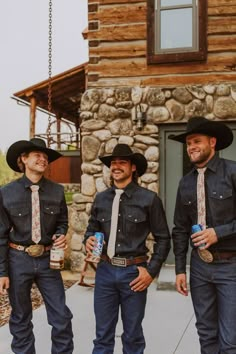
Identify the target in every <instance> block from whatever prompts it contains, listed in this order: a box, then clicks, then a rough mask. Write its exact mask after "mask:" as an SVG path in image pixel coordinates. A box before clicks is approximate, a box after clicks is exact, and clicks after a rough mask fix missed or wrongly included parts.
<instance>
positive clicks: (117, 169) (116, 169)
mask: <svg viewBox="0 0 236 354" xmlns="http://www.w3.org/2000/svg"><path fill="white" fill-rule="evenodd" d="M114 171H118V172H124V170H122V169H121V168H112V169H111V172H114Z"/></svg>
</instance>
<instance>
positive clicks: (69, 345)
mask: <svg viewBox="0 0 236 354" xmlns="http://www.w3.org/2000/svg"><path fill="white" fill-rule="evenodd" d="M60 156H61V154H60V153H59V152H57V151H54V150H52V149H49V148H47V147H46V144H45V142H44V140H42V139H38V138H33V139H31V140H30V141H27V140H20V141H17V142H16V143H14V144H12V145H11V146H10V148H9V149H8V151H7V155H6V159H7V163H8V165H9V166H10V167H11V168H12V169H13V170H14V171H16V172H22V173H23V176H22V177H21V178H19V179H17V180H16V181H13V182H11V183H9V184H7V185H6V186H4V187H2V188H1V190H0V294H6V293H7V292H8V295H9V300H10V304H11V307H12V312H11V316H10V321H9V327H10V331H11V334H12V335H13V340H12V351H13V353H15V354H22V353H24V354H35V338H34V334H33V325H32V321H31V320H32V304H31V297H30V293H31V287H32V284H33V282H35V283H36V284H37V286H38V289H39V290H40V292H41V294H42V296H43V299H44V302H45V306H46V311H47V318H48V323H49V324H50V325H51V326H52V335H51V338H52V348H51V351H50V348H48V353H49V352H51V353H52V354H62V353H63V354H72V352H73V333H72V326H71V319H72V314H71V312H70V310H69V308H68V307H67V306H66V303H65V291H64V286H63V282H62V278H61V274H60V270H55V269H50V268H49V258H50V257H49V256H50V249H51V247H52V244H54V245H55V246H56V247H59V248H64V247H65V245H66V239H65V235H66V232H67V229H68V215H67V205H66V202H65V196H64V189H63V187H62V186H61V185H59V184H57V183H54V182H52V181H49V180H48V179H46V178H44V176H43V175H44V172H45V171H46V169H47V167H48V164H49V163H51V162H52V161H55V160H56V159H58V158H59V157H60ZM55 234H60V235H61V236H60V237H59V238H58V239H56V238H55Z"/></svg>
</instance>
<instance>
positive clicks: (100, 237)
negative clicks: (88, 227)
mask: <svg viewBox="0 0 236 354" xmlns="http://www.w3.org/2000/svg"><path fill="white" fill-rule="evenodd" d="M94 236H95V237H96V240H95V245H94V248H93V252H92V255H89V256H88V257H87V258H86V260H87V261H88V262H94V263H98V262H99V261H100V256H101V254H102V248H103V241H104V234H103V233H102V232H95V234H94Z"/></svg>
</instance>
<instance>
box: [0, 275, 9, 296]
mask: <svg viewBox="0 0 236 354" xmlns="http://www.w3.org/2000/svg"><path fill="white" fill-rule="evenodd" d="M9 285H10V281H9V278H8V277H0V295H6V294H7V289H9Z"/></svg>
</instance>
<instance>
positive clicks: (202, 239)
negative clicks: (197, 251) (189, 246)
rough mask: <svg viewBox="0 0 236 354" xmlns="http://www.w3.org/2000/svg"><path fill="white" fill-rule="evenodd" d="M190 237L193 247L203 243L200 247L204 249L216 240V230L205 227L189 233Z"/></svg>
mask: <svg viewBox="0 0 236 354" xmlns="http://www.w3.org/2000/svg"><path fill="white" fill-rule="evenodd" d="M191 239H192V241H193V244H194V246H195V247H199V246H201V245H202V244H205V246H204V247H202V249H206V248H208V247H210V246H211V245H213V244H214V243H217V242H218V238H217V235H216V232H215V230H214V229H213V228H209V229H205V230H203V231H199V232H196V233H195V234H192V235H191Z"/></svg>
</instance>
